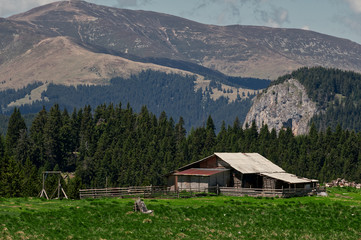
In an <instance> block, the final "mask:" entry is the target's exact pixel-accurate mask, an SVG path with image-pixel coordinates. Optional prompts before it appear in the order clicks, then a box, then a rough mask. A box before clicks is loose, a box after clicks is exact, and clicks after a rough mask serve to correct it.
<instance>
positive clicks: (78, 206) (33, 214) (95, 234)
mask: <svg viewBox="0 0 361 240" xmlns="http://www.w3.org/2000/svg"><path fill="white" fill-rule="evenodd" d="M332 191H333V192H332V193H331V194H330V197H327V198H326V197H303V198H291V199H269V198H268V199H267V198H262V199H256V198H250V197H243V198H237V197H202V198H192V199H174V200H173V199H172V200H167V199H146V200H145V202H146V204H147V206H148V208H149V209H152V210H154V211H155V214H154V215H145V214H140V213H134V212H133V211H132V208H133V202H134V200H132V199H99V200H62V201H59V200H51V201H44V200H41V199H35V198H34V199H24V198H18V199H0V239H7V238H8V237H10V238H9V239H11V238H12V239H25V238H29V239H72V238H74V239H80V238H81V239H183V238H184V239H360V238H361V229H360V226H361V192H360V191H358V192H347V191H345V190H337V189H334V190H332Z"/></svg>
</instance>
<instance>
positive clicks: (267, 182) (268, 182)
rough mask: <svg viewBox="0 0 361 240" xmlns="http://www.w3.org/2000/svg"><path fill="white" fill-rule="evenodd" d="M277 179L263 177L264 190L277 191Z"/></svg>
mask: <svg viewBox="0 0 361 240" xmlns="http://www.w3.org/2000/svg"><path fill="white" fill-rule="evenodd" d="M276 181H277V180H276V179H274V178H270V177H266V176H263V188H265V189H276Z"/></svg>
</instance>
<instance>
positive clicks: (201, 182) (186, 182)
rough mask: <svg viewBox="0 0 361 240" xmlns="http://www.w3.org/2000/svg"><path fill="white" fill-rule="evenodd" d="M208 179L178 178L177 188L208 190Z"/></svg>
mask: <svg viewBox="0 0 361 240" xmlns="http://www.w3.org/2000/svg"><path fill="white" fill-rule="evenodd" d="M209 181H210V180H209V177H204V176H178V188H179V189H180V190H182V189H187V190H189V189H194V190H201V191H203V190H204V189H206V188H208V186H209Z"/></svg>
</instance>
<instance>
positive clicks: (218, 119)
mask: <svg viewBox="0 0 361 240" xmlns="http://www.w3.org/2000/svg"><path fill="white" fill-rule="evenodd" d="M195 80H196V79H195V77H194V76H182V75H179V74H166V73H163V72H157V71H150V70H148V71H143V72H141V73H139V74H138V75H132V76H131V77H130V78H121V77H117V78H113V79H112V80H111V82H110V84H109V85H103V86H89V85H79V86H77V87H74V86H64V85H54V84H49V86H48V87H47V90H46V91H45V92H43V93H42V98H41V99H42V100H41V101H36V102H34V103H33V104H31V105H28V104H27V105H22V106H21V107H20V110H21V112H22V113H34V112H35V113H37V112H39V111H40V110H41V109H42V107H43V106H45V107H46V109H47V110H49V109H50V108H51V106H53V105H54V104H56V103H57V104H59V106H60V108H61V109H64V108H66V109H71V110H72V109H74V108H81V107H83V106H85V105H90V106H91V107H92V108H95V107H97V106H98V105H100V104H103V103H119V102H122V103H130V104H131V106H132V107H133V109H134V111H135V112H139V111H140V110H141V108H142V106H143V105H147V107H148V108H149V110H150V111H151V112H153V113H154V114H156V115H157V116H159V115H160V114H161V112H162V111H165V112H167V114H168V115H169V116H171V117H173V118H174V119H178V118H179V117H180V116H183V118H184V119H185V123H184V124H185V128H186V129H187V130H190V129H191V127H192V126H202V125H204V124H205V122H206V120H207V117H208V115H212V116H213V118H214V121H215V125H216V126H217V127H220V126H221V124H222V121H223V120H224V121H225V122H226V123H227V124H231V123H232V122H233V120H234V119H235V118H236V117H238V118H239V119H240V120H241V121H242V122H243V120H244V118H245V116H246V114H247V112H248V110H249V108H250V106H251V100H250V98H252V97H253V96H254V95H251V96H249V97H247V96H242V94H241V93H239V94H238V95H239V96H238V98H237V99H236V100H235V101H233V102H231V101H229V100H228V99H227V98H226V97H223V96H221V97H219V98H218V99H217V100H214V99H212V98H211V96H210V94H211V91H212V90H209V89H207V90H206V91H202V89H201V88H200V89H198V91H195ZM253 80H254V81H255V82H254V84H255V85H253V87H255V88H257V86H263V85H264V84H265V83H264V82H262V80H259V79H258V80H257V79H253ZM230 81H231V78H230ZM233 81H234V85H237V84H239V83H240V82H239V81H240V80H239V79H237V78H234V79H233ZM247 81H250V80H249V79H243V84H244V85H247V84H248V85H249V84H250V83H247ZM257 81H259V82H257ZM261 82H262V83H261ZM257 83H258V85H257ZM262 84H263V85H262ZM256 85H257V86H256ZM36 86H37V85H36V84H34V85H32V86H28V87H27V89H33V88H35V87H36ZM210 86H214V87H217V86H221V84H220V83H218V84H217V83H216V82H215V81H214V80H212V81H211V84H210ZM265 86H266V85H264V87H265ZM251 87H252V86H251ZM221 90H222V89H221ZM24 91H26V89H21V90H18V91H15V90H7V91H4V92H2V93H3V95H2V99H3V102H2V105H3V106H4V105H5V106H6V105H7V104H8V103H10V102H11V101H14V99H16V97H17V98H20V97H19V96H21V97H24V96H25V93H24ZM21 94H22V95H21ZM44 99H47V100H44ZM10 109H11V108H10Z"/></svg>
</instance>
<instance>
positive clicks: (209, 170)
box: [174, 168, 229, 176]
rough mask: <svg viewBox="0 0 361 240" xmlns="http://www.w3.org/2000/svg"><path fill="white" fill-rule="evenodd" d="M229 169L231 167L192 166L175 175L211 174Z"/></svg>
mask: <svg viewBox="0 0 361 240" xmlns="http://www.w3.org/2000/svg"><path fill="white" fill-rule="evenodd" d="M225 171H229V169H219V168H190V169H187V170H184V171H182V172H177V173H175V174H174V175H182V176H211V175H214V174H217V173H220V172H225Z"/></svg>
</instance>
